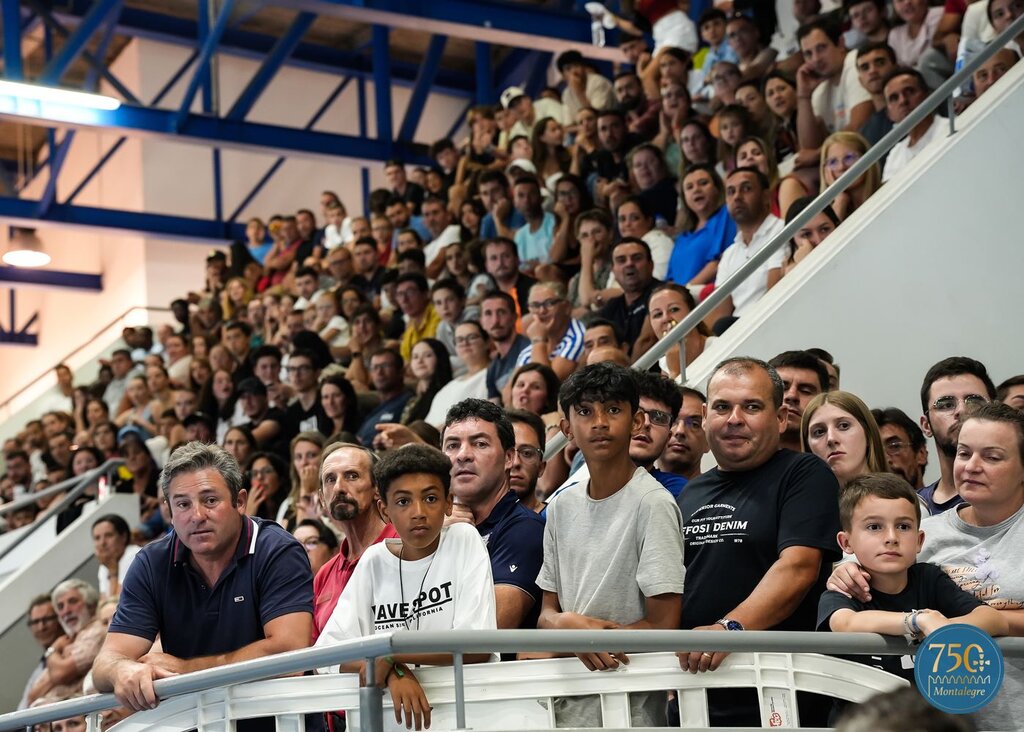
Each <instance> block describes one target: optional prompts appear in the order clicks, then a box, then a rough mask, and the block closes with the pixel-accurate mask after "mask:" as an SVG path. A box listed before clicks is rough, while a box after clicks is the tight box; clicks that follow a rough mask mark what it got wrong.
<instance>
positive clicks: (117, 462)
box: [0, 458, 124, 559]
mask: <svg viewBox="0 0 1024 732" xmlns="http://www.w3.org/2000/svg"><path fill="white" fill-rule="evenodd" d="M122 465H124V460H122V459H121V458H111V459H110V460H107V461H106V462H105V463H103V465H101V466H99V467H98V468H93V469H92V470H90V471H89V472H87V473H82V474H81V475H78V476H75V477H74V478H68V479H67V480H62V481H61V482H60V483H57V484H55V485H51V486H50V487H49V488H44V489H43V490H41V491H37V492H35V493H29V494H26V495H25V496H22V497H21V498H19V499H18V500H16V501H12V502H11V503H6V504H4V505H3V506H0V516H3V515H5V514H8V513H11V512H13V511H17V510H18V509H21V508H24V507H25V506H31V505H32V504H33V503H35V502H36V501H38V500H39V499H40V498H48V497H50V496H55V495H57V494H59V493H63V492H64V491H68V493H67V495H66V496H64V498H62V499H61V500H60V501H57V502H56V503H51V504H50V505H49V506H47V507H46V511H44V512H43V513H42V514H41V515H40V516H38V517H37V518H36V520H35V521H33V522H32V523H31V524H29V525H28V526H27V527H26V528H25V530H24V531H22V532H21V533H20V534H18V536H16V537H14V539H12V540H11V542H10V543H9V544H7V545H6V546H4V547H3V548H2V549H0V559H3V558H4V557H6V556H7V555H8V554H10V553H11V552H12V551H14V548H15V547H16V546H18V545H19V544H21V543H22V542H23V541H25V540H26V539H27V538H28V537H30V536H32V534H34V533H35V532H36V530H37V529H39V528H40V527H41V526H42V525H43V524H45V523H46V521H47V519H49V518H50V517H51V516H56V515H57V514H59V513H61V512H62V511H64V510H65V509H67V508H68V507H69V506H71V505H72V504H73V503H74V502H75V501H76V500H78V498H79V496H81V495H82V494H83V493H85V491H86V489H87V488H88V487H89V486H90V485H92V484H93V483H94V482H95V481H96V480H98V479H99V478H100V477H101V476H103V475H107V474H109V473H111V472H113V471H114V470H115V469H116V468H118V467H120V466H122ZM69 489H70V490H69Z"/></svg>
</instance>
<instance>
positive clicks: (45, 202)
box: [36, 130, 75, 218]
mask: <svg viewBox="0 0 1024 732" xmlns="http://www.w3.org/2000/svg"><path fill="white" fill-rule="evenodd" d="M74 141H75V131H74V130H68V131H67V132H65V133H64V139H62V140H61V141H60V145H58V146H57V147H56V149H55V150H54V151H53V153H52V154H51V155H50V162H49V165H48V166H47V167H48V168H49V169H50V177H49V179H47V181H46V188H45V189H43V194H42V196H41V197H40V199H39V207H38V209H37V214H36V215H37V216H38V217H39V218H45V217H46V212H47V211H49V210H50V206H52V205H53V202H54V200H55V199H56V198H57V178H58V177H59V176H60V170H61V168H63V167H64V161H65V160H67V157H68V151H69V150H70V149H71V143H72V142H74Z"/></svg>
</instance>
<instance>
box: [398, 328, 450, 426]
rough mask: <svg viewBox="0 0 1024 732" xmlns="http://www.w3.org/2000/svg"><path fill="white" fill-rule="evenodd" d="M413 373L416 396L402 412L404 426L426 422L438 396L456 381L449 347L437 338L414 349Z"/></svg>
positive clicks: (411, 357) (411, 363) (401, 420)
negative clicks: (453, 377) (419, 421)
mask: <svg viewBox="0 0 1024 732" xmlns="http://www.w3.org/2000/svg"><path fill="white" fill-rule="evenodd" d="M409 370H410V371H411V372H412V375H413V377H414V378H415V379H416V388H415V396H413V398H412V399H410V400H409V402H408V404H406V406H405V409H404V410H403V412H402V417H401V419H400V420H399V421H400V422H401V423H402V424H410V423H411V422H416V421H418V420H423V419H426V418H427V414H429V413H430V405H431V404H432V403H433V401H434V397H435V396H436V395H437V393H438V392H439V391H441V389H442V388H444V386H445V384H447V383H448V382H450V381H451V380H452V362H451V356H450V355H449V354H448V348H447V347H446V346H445V345H444V343H442V342H441V341H439V340H437V339H436V338H424V339H423V340H422V341H420V342H419V343H417V344H416V345H415V346H413V347H412V354H411V356H410V358H409Z"/></svg>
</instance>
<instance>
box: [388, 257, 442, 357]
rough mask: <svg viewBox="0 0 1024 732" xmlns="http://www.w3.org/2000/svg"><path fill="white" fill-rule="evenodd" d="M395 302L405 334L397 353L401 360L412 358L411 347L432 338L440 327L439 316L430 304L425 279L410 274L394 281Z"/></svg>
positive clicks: (418, 275)
mask: <svg viewBox="0 0 1024 732" xmlns="http://www.w3.org/2000/svg"><path fill="white" fill-rule="evenodd" d="M395 302H396V304H397V305H398V309H399V310H401V311H402V315H403V316H404V317H405V332H403V333H402V343H401V347H400V349H399V353H401V354H402V359H403V360H405V361H408V360H409V359H410V358H412V347H413V346H415V345H416V344H417V343H419V342H420V341H422V340H423V339H424V338H433V337H434V336H435V335H436V334H437V327H438V326H439V325H441V316H439V315H438V314H437V311H436V310H434V305H433V303H431V302H430V287H429V286H428V285H427V278H426V277H424V276H423V275H421V274H416V273H412V272H410V273H409V274H404V275H401V276H400V277H399V278H398V279H397V280H396V281H395Z"/></svg>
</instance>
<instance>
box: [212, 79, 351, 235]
mask: <svg viewBox="0 0 1024 732" xmlns="http://www.w3.org/2000/svg"><path fill="white" fill-rule="evenodd" d="M353 78H354V77H351V76H346V77H345V78H344V79H342V80H341V81H340V82H339V83H338V85H337V86H336V87H334V91H332V92H331V93H330V94H329V95H328V97H327V99H326V100H324V103H323V104H321V105H320V109H318V110H317V111H316V113H315V114H314V115H313V116H312V117H311V118H310V120H309V122H307V123H306V126H305V127H304V128H303V129H307V130H311V129H313V126H314V125H316V123H317V122H319V121H320V119H321V118H322V117H323V116H324V114H326V112H327V110H328V109H330V107H331V105H332V104H334V102H335V100H336V99H337V98H338V96H339V95H340V94H341V93H342V92H343V91H345V87H346V86H348V85H349V82H350V81H352V79H353ZM286 159H287V158H285V157H284V156H283V155H282V156H281V157H279V158H278V159H277V160H275V161H274V164H273V165H271V166H270V168H269V169H268V170H267V172H266V173H264V174H263V177H262V178H260V179H259V181H258V182H257V183H256V185H255V186H253V189H252V190H251V191H249V194H248V195H247V196H246V197H245V198H243V199H242V202H241V203H240V204H238V208H236V209H235V211H234V213H232V214H231V217H230V219H229V220H230V221H236V220H237V219H238V217H239V215H240V214H241V213H242V211H244V210H245V207H246V206H248V205H249V204H250V203H251V202H252V199H254V198H255V197H256V194H258V193H259V192H260V191H261V190H263V186H265V185H266V184H267V183H268V182H269V181H270V179H271V178H272V177H273V176H274V174H275V173H276V172H277V171H278V170H279V169H280V168H281V166H282V165H284V161H285V160H286Z"/></svg>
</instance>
